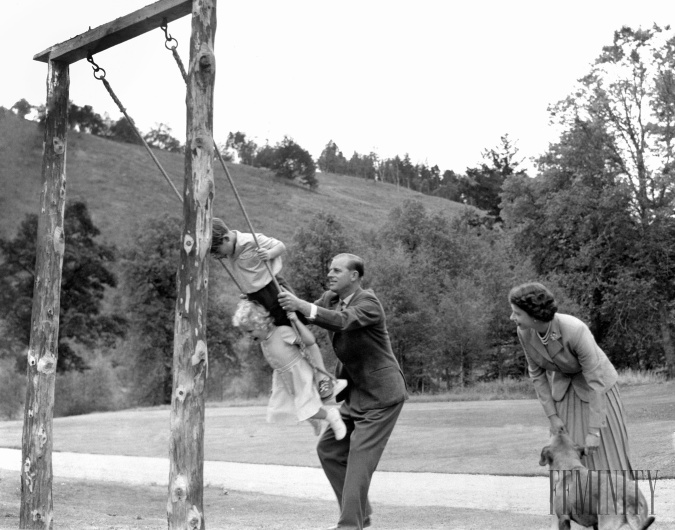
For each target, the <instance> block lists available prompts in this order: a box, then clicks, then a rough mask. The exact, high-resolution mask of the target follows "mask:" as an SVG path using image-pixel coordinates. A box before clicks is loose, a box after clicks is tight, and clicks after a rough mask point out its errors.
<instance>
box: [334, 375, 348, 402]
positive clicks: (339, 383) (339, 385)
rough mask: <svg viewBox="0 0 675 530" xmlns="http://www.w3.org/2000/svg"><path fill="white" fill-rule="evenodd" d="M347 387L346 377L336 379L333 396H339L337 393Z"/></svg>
mask: <svg viewBox="0 0 675 530" xmlns="http://www.w3.org/2000/svg"><path fill="white" fill-rule="evenodd" d="M345 388H347V380H346V379H336V380H335V384H333V397H334V398H337V395H338V394H339V393H340V392H342V391H343V390H344V389H345Z"/></svg>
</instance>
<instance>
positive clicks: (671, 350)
mask: <svg viewBox="0 0 675 530" xmlns="http://www.w3.org/2000/svg"><path fill="white" fill-rule="evenodd" d="M674 63H675V39H674V37H673V31H672V30H670V29H669V28H666V29H662V28H659V27H658V26H654V27H653V28H652V29H650V30H641V29H639V30H632V29H630V28H627V27H624V28H622V29H621V30H619V31H617V32H615V34H614V40H613V43H612V45H610V46H606V47H604V48H603V51H602V53H601V55H600V56H599V57H598V59H597V60H596V61H595V62H594V64H593V65H592V66H591V69H590V72H589V74H588V75H586V76H585V77H583V78H582V79H581V80H580V82H579V86H578V87H577V88H576V89H575V91H574V93H573V95H571V96H570V97H568V98H567V99H565V100H563V101H561V102H559V103H558V104H557V105H555V106H553V107H552V108H551V114H552V117H553V118H554V119H555V120H557V121H558V122H559V123H560V125H561V126H562V127H563V129H564V131H565V132H564V134H563V135H562V136H561V140H560V141H559V143H558V144H555V145H553V146H552V147H551V149H550V151H549V153H548V154H547V155H546V156H545V157H544V158H543V159H542V161H541V162H542V164H543V165H542V166H541V167H542V169H543V175H542V178H540V179H535V182H531V183H528V182H525V181H524V180H522V179H512V180H511V182H509V183H508V185H505V189H504V198H505V204H506V205H507V206H508V210H509V212H508V217H509V218H510V221H509V222H510V223H511V224H513V225H514V226H517V227H518V230H519V232H520V238H519V239H520V243H521V244H522V245H523V246H524V247H527V248H529V249H531V251H532V253H533V255H534V256H535V264H536V266H537V267H538V269H539V270H540V271H541V272H547V271H554V272H556V273H558V274H560V275H561V277H563V278H564V281H565V283H566V286H567V287H568V289H569V290H570V292H571V293H573V295H574V296H575V299H576V300H577V301H578V302H579V303H581V304H583V305H584V306H585V307H587V308H588V309H589V314H590V319H591V327H592V329H593V332H594V333H595V334H596V335H597V336H598V338H599V340H600V341H601V344H602V345H603V346H604V347H605V348H606V349H607V350H608V351H609V353H610V355H611V356H612V357H613V360H614V361H615V362H617V363H618V364H619V365H630V366H636V365H637V366H645V367H648V366H650V365H652V366H653V365H654V363H657V364H658V363H660V362H661V360H660V358H661V359H663V360H665V362H666V364H667V366H668V369H669V371H670V373H671V375H673V374H675V347H674V345H673V339H672V324H671V318H670V315H671V312H672V311H673V307H674V302H675V286H674V284H673V282H672V277H673V273H674V272H675V270H674V269H673V265H672V264H673V263H674V259H675V245H674V244H673V243H672V242H673V238H672V236H673V233H674V230H675V225H674V224H675V221H673V219H674V217H673V213H674V212H673V205H674V203H673V198H674V197H675V195H674V193H675V181H674V175H673V140H674V135H675V127H673V126H674V125H675V97H673V93H674V92H673V90H672V86H673V74H672V71H673V67H674V66H675V64H674ZM505 212H506V209H505ZM537 239H538V245H540V246H541V247H543V248H546V249H547V250H546V251H545V252H544V251H539V252H537V251H536V250H534V247H535V246H536V245H535V243H534V241H535V240H537Z"/></svg>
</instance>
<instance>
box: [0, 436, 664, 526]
mask: <svg viewBox="0 0 675 530" xmlns="http://www.w3.org/2000/svg"><path fill="white" fill-rule="evenodd" d="M52 459H53V468H54V476H55V477H56V478H59V477H63V478H75V479H80V480H84V481H87V480H100V481H112V482H121V483H127V484H140V485H142V484H158V485H167V484H168V477H169V460H168V459H163V458H145V457H130V456H117V455H92V454H81V453H56V452H55V453H53V455H52ZM0 469H6V470H9V471H17V472H19V471H20V469H21V451H19V450H16V449H4V448H0ZM204 483H205V485H207V486H212V487H219V488H224V489H225V490H234V491H247V492H258V493H264V494H269V495H285V496H292V497H300V498H307V499H320V500H333V499H334V497H333V493H332V491H331V489H330V487H329V485H328V482H327V480H326V478H325V476H324V475H323V472H322V471H321V470H320V469H317V468H310V467H290V466H278V465H259V464H239V463H231V462H213V461H207V462H204ZM652 487H654V512H655V514H656V517H657V522H658V527H657V528H659V529H664V528H675V480H673V479H669V480H658V481H657V482H656V483H655V484H652ZM641 489H642V492H643V493H644V494H645V496H646V497H647V499H648V501H649V498H650V486H649V484H648V483H647V482H643V483H642V485H641ZM371 499H372V500H373V501H375V502H377V503H379V504H389V505H396V506H444V507H453V508H470V509H480V510H486V509H487V510H495V511H506V512H512V513H522V514H529V515H542V514H547V513H549V483H548V478H546V477H514V476H495V475H463V474H442V473H392V472H383V471H378V472H376V473H375V475H374V477H373V482H372V485H371Z"/></svg>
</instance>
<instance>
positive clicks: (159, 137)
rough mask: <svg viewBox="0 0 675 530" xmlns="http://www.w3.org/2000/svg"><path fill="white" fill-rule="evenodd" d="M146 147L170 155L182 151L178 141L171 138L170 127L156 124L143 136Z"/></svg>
mask: <svg viewBox="0 0 675 530" xmlns="http://www.w3.org/2000/svg"><path fill="white" fill-rule="evenodd" d="M143 138H144V139H145V141H146V142H147V143H148V145H150V146H152V147H157V148H158V149H162V150H164V151H170V152H171V153H180V152H181V151H182V149H183V147H182V146H181V143H180V141H179V140H178V139H176V138H174V137H173V136H171V127H169V126H168V125H166V124H164V123H157V124H155V127H154V128H153V129H150V132H149V133H147V134H146V135H144V136H143Z"/></svg>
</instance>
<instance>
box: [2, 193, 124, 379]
mask: <svg viewBox="0 0 675 530" xmlns="http://www.w3.org/2000/svg"><path fill="white" fill-rule="evenodd" d="M37 225H38V218H37V215H34V214H30V215H27V216H26V218H25V220H24V221H23V222H22V223H21V225H20V226H19V229H18V232H17V235H16V237H15V238H14V239H11V240H9V239H0V252H1V253H2V257H3V261H2V262H1V263H0V277H1V278H2V286H3V289H2V302H3V308H4V314H3V319H4V320H5V321H6V322H7V323H8V324H9V326H8V329H9V331H10V333H11V334H12V335H13V337H15V340H16V341H17V342H19V343H20V344H23V345H24V347H28V344H29V342H30V331H31V310H32V297H33V286H34V283H35V278H34V272H33V271H34V267H35V260H36V246H35V242H36V240H37ZM64 233H65V242H66V245H65V254H64V257H63V272H62V279H61V299H60V312H59V342H58V348H59V356H58V363H57V370H59V371H61V372H63V371H67V370H80V371H82V370H84V369H86V368H87V365H86V362H85V360H84V359H83V358H82V357H81V356H80V355H78V354H77V353H76V351H75V349H74V348H73V347H72V346H73V345H76V344H78V345H82V346H85V347H87V348H90V349H91V348H94V347H95V346H97V345H99V346H108V347H110V346H112V345H113V344H114V343H115V341H116V340H117V339H118V338H120V337H122V336H124V333H125V324H126V323H125V319H124V318H123V317H122V316H121V315H119V314H117V313H109V314H105V313H102V308H103V300H104V296H105V293H106V289H107V288H112V287H116V286H117V279H116V276H115V275H114V274H113V273H112V272H111V271H110V268H109V267H110V265H111V264H112V263H113V262H114V261H115V249H114V247H111V246H107V245H104V244H102V243H98V242H96V237H97V236H98V235H99V234H100V232H99V230H98V228H96V227H95V226H94V224H93V222H92V220H91V217H90V216H89V212H88V210H87V206H86V204H85V203H83V202H79V201H77V202H72V203H68V204H67V205H66V209H65V212H64Z"/></svg>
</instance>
